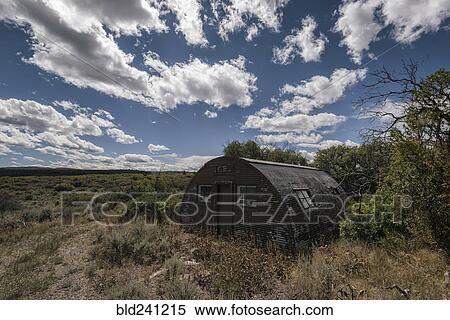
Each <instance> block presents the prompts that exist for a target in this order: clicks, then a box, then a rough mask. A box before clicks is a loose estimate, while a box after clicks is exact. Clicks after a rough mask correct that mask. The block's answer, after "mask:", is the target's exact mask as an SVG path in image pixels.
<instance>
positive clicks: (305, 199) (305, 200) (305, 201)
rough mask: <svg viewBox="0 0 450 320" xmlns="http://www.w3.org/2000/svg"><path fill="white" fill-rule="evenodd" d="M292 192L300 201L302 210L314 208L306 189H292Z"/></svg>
mask: <svg viewBox="0 0 450 320" xmlns="http://www.w3.org/2000/svg"><path fill="white" fill-rule="evenodd" d="M294 192H295V194H296V195H297V197H298V199H299V200H300V203H301V204H302V206H303V208H305V209H309V208H311V207H314V203H313V201H312V199H311V193H310V192H309V190H308V189H294Z"/></svg>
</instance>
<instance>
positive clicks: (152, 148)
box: [148, 143, 170, 153]
mask: <svg viewBox="0 0 450 320" xmlns="http://www.w3.org/2000/svg"><path fill="white" fill-rule="evenodd" d="M169 150H170V148H168V147H166V146H165V145H161V144H151V143H150V144H149V145H148V151H149V152H150V153H158V152H163V151H169Z"/></svg>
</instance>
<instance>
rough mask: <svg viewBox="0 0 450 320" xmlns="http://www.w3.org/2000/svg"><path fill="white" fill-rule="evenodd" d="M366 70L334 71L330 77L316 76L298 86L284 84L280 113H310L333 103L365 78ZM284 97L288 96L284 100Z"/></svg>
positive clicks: (342, 69) (341, 69)
mask: <svg viewBox="0 0 450 320" xmlns="http://www.w3.org/2000/svg"><path fill="white" fill-rule="evenodd" d="M366 74H367V69H356V70H348V69H345V68H340V69H336V70H334V71H333V73H332V74H331V76H330V77H326V76H322V75H317V76H314V77H312V78H311V79H308V80H304V81H302V82H301V83H300V84H299V85H290V84H286V85H284V86H283V87H282V88H281V94H282V96H283V97H284V99H283V100H282V101H280V103H279V105H280V111H281V112H282V113H284V114H289V113H292V112H301V113H305V114H306V113H310V112H311V111H312V110H313V109H316V108H321V107H323V106H325V105H328V104H332V103H335V102H336V101H338V100H339V99H340V98H342V96H343V95H344V93H345V90H347V89H348V88H350V87H351V86H353V85H355V84H356V83H358V82H360V81H361V80H363V79H364V78H365V77H366ZM286 96H290V97H289V98H286Z"/></svg>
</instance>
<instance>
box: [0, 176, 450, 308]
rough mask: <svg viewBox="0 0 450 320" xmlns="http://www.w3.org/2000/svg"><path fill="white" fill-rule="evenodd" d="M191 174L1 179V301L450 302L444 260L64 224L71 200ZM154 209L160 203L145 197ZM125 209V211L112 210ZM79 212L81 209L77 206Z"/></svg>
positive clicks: (179, 184) (169, 230)
mask: <svg viewBox="0 0 450 320" xmlns="http://www.w3.org/2000/svg"><path fill="white" fill-rule="evenodd" d="M191 177H192V174H190V173H162V174H155V173H153V174H150V173H149V174H144V173H135V174H134V173H123V174H110V175H82V176H73V177H72V176H54V177H34V176H29V177H0V193H1V195H0V197H1V198H0V214H1V216H0V298H1V299H140V298H142V299H222V298H223V299H243V298H247V299H281V298H284V299H285V298H289V299H448V298H449V297H450V292H449V290H450V288H449V286H448V285H446V284H445V279H444V273H445V271H446V270H447V269H448V261H447V256H446V255H445V253H444V252H441V251H437V250H431V249H415V250H408V249H406V247H404V246H398V247H395V248H393V247H389V246H383V245H377V246H375V245H367V244H364V243H357V242H346V241H343V240H338V241H336V242H334V243H332V244H330V245H328V246H324V247H316V248H313V249H312V252H311V253H310V254H308V255H305V256H300V257H288V256H285V255H283V254H280V253H277V252H273V251H263V250H261V249H258V248H256V247H254V245H253V243H252V242H240V241H227V240H225V239H220V238H218V237H216V236H213V235H208V234H192V233H186V232H184V231H183V230H181V228H180V227H179V226H177V225H173V224H169V223H164V222H163V223H157V224H154V225H149V224H145V223H144V221H145V219H146V216H145V215H139V216H138V217H137V218H136V219H135V220H134V221H133V222H132V223H129V224H126V225H124V226H116V227H107V226H103V225H101V224H99V223H97V222H95V221H94V220H93V219H92V217H90V216H88V215H81V216H77V217H76V219H75V223H74V224H73V225H71V226H66V225H62V223H61V219H60V212H61V192H63V191H88V192H104V191H108V192H111V191H112V192H155V191H164V192H177V191H182V190H183V188H184V186H185V185H186V184H187V182H188V181H189V179H190V178H191ZM143 197H146V199H145V200H146V201H153V200H154V199H153V200H152V198H151V196H150V197H149V195H148V194H147V195H144V196H143ZM111 209H112V211H115V210H116V211H117V210H118V209H117V208H111ZM73 210H76V208H73Z"/></svg>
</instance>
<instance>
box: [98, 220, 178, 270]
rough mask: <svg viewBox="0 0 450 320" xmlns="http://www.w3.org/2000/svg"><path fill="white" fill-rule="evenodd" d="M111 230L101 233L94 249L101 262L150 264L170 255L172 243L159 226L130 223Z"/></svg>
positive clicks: (161, 260)
mask: <svg viewBox="0 0 450 320" xmlns="http://www.w3.org/2000/svg"><path fill="white" fill-rule="evenodd" d="M109 231H110V232H109V233H106V230H104V231H103V232H102V233H100V235H99V237H98V241H97V242H98V244H97V246H96V247H95V249H94V256H95V257H96V258H97V259H98V260H99V261H100V262H107V263H109V264H111V265H121V264H122V263H124V262H125V261H131V262H134V263H136V264H141V265H149V264H151V263H154V262H163V261H164V260H166V259H167V258H168V257H169V256H170V253H171V248H170V243H169V241H168V239H167V237H166V236H165V235H164V233H163V232H162V231H161V229H160V228H159V227H157V226H136V225H128V226H123V227H120V228H119V227H118V228H113V229H109Z"/></svg>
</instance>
